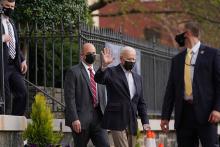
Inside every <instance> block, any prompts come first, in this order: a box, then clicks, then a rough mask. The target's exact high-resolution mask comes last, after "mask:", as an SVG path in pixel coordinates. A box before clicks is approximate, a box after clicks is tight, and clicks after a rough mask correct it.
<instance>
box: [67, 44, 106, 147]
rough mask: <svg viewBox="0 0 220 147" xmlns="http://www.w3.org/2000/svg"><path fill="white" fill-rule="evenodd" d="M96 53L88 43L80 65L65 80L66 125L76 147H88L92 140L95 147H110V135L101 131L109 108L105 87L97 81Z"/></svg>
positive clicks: (83, 50) (68, 72)
mask: <svg viewBox="0 0 220 147" xmlns="http://www.w3.org/2000/svg"><path fill="white" fill-rule="evenodd" d="M95 57H96V49H95V47H94V45H93V44H91V43H85V44H84V45H83V49H82V51H81V60H82V61H81V62H80V63H79V64H78V65H75V66H73V67H71V68H70V69H69V70H68V71H67V73H66V77H65V83H64V97H65V103H66V108H65V121H66V125H67V126H69V127H70V128H71V129H72V133H73V138H74V145H75V147H86V146H87V143H88V141H89V139H91V140H92V142H93V144H94V145H95V146H96V147H109V146H110V145H109V142H108V136H107V131H106V130H103V129H102V128H101V127H100V123H101V119H102V116H103V112H104V109H105V105H106V100H105V87H104V86H103V85H99V84H97V83H96V82H95V81H94V74H95V70H94V68H93V63H94V61H95Z"/></svg>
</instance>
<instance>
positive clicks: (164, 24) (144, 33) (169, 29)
mask: <svg viewBox="0 0 220 147" xmlns="http://www.w3.org/2000/svg"><path fill="white" fill-rule="evenodd" d="M179 6H180V4H179V1H178V0H139V1H137V2H135V3H131V4H129V2H127V3H126V1H125V2H113V3H110V4H108V5H106V6H105V7H103V8H101V9H100V10H99V16H100V17H99V26H100V27H104V28H111V29H113V30H119V28H120V27H121V30H122V32H123V33H125V34H128V35H131V36H134V37H137V38H140V39H144V40H148V41H152V39H153V38H156V40H157V42H159V43H161V44H165V45H168V46H172V47H176V43H175V41H174V36H175V35H176V34H177V32H178V31H177V24H178V23H180V22H181V21H182V20H183V19H185V18H186V16H184V15H182V14H180V13H179V11H180V10H179V8H178V7H179ZM123 12H124V15H123Z"/></svg>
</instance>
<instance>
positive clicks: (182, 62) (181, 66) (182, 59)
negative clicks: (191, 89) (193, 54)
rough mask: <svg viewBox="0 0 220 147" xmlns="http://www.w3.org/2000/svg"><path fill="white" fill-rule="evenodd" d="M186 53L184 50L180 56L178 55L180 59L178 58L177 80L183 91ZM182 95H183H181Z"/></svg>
mask: <svg viewBox="0 0 220 147" xmlns="http://www.w3.org/2000/svg"><path fill="white" fill-rule="evenodd" d="M186 52H187V50H184V51H183V52H182V53H181V54H180V58H179V63H178V64H177V65H178V67H179V68H178V69H179V72H178V73H179V76H178V77H179V78H180V79H179V80H180V86H181V89H184V69H185V59H186ZM183 95H184V93H183Z"/></svg>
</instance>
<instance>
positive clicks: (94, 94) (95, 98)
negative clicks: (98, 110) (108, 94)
mask: <svg viewBox="0 0 220 147" xmlns="http://www.w3.org/2000/svg"><path fill="white" fill-rule="evenodd" d="M88 70H89V72H90V85H91V90H92V102H93V106H94V107H96V105H97V96H96V95H97V94H96V82H95V80H94V73H93V71H92V68H91V67H89V68H88Z"/></svg>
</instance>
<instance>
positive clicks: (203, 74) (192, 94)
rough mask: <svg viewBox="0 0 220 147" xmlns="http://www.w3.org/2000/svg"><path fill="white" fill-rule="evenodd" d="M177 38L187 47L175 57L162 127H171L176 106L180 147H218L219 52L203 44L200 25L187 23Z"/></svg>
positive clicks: (219, 109) (219, 118)
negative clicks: (171, 118) (200, 36)
mask: <svg viewBox="0 0 220 147" xmlns="http://www.w3.org/2000/svg"><path fill="white" fill-rule="evenodd" d="M181 30H182V33H181V34H180V35H177V36H176V41H177V42H178V43H179V45H180V46H183V47H185V50H184V51H183V52H181V53H179V54H178V55H176V56H175V57H174V58H173V59H172V65H171V71H170V76H169V81H168V84H167V89H166V94H165V97H164V102H163V108H162V120H161V128H162V129H163V130H164V131H165V132H167V131H168V130H169V127H168V125H169V120H170V117H171V113H172V110H173V107H174V105H175V128H176V133H177V142H178V146H179V147H198V146H199V139H200V141H201V143H202V146H203V147H218V146H219V144H218V138H217V122H219V120H220V52H219V50H217V49H214V48H211V47H208V46H205V45H203V44H201V42H200V40H199V33H200V30H199V26H198V24H197V23H195V22H188V23H186V24H184V27H183V28H182V29H181Z"/></svg>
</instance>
